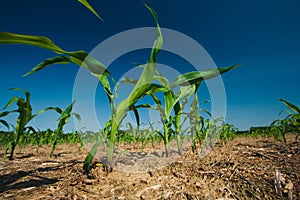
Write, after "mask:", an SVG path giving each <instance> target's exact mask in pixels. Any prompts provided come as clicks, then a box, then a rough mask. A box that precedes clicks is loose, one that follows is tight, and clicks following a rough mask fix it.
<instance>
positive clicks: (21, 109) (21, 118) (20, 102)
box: [3, 88, 45, 160]
mask: <svg viewBox="0 0 300 200" xmlns="http://www.w3.org/2000/svg"><path fill="white" fill-rule="evenodd" d="M11 90H21V91H24V93H25V96H26V98H25V99H24V98H23V97H13V98H11V100H10V101H9V102H8V103H7V104H6V105H5V106H4V108H3V110H4V109H7V108H8V107H9V106H11V105H12V104H13V103H14V102H16V105H17V107H18V109H17V110H12V111H7V114H9V113H18V118H17V121H16V125H15V135H14V138H13V140H11V141H10V142H9V143H8V145H11V150H10V156H9V159H10V160H12V159H13V154H14V150H15V148H16V146H17V145H18V144H19V140H20V138H21V136H22V135H23V134H24V132H25V131H26V129H29V130H32V131H34V128H33V127H27V124H28V123H29V122H30V121H31V120H32V119H33V118H34V117H36V116H37V115H39V114H41V113H43V112H44V111H45V110H40V111H39V112H38V113H36V114H32V108H31V104H30V93H29V92H28V91H27V90H23V89H20V88H12V89H11Z"/></svg>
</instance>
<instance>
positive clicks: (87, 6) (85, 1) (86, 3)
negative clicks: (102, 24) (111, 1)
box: [78, 0, 103, 21]
mask: <svg viewBox="0 0 300 200" xmlns="http://www.w3.org/2000/svg"><path fill="white" fill-rule="evenodd" d="M78 1H79V2H80V3H82V5H84V6H85V7H86V8H87V9H89V10H90V11H91V12H92V13H93V14H94V15H96V16H97V17H98V18H99V19H100V20H101V21H103V19H102V18H101V17H100V16H99V15H98V13H97V12H96V11H95V9H94V8H93V7H92V6H91V5H90V4H89V2H88V1H87V0H78Z"/></svg>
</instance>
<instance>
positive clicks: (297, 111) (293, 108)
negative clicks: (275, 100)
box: [279, 99, 300, 114]
mask: <svg viewBox="0 0 300 200" xmlns="http://www.w3.org/2000/svg"><path fill="white" fill-rule="evenodd" d="M279 101H281V102H282V103H283V104H284V105H285V106H287V107H288V108H289V109H291V110H293V111H294V112H295V113H297V114H300V109H299V108H298V107H297V106H295V105H294V104H292V103H290V102H288V101H286V100H284V99H279Z"/></svg>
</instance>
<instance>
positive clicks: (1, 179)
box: [0, 167, 60, 193]
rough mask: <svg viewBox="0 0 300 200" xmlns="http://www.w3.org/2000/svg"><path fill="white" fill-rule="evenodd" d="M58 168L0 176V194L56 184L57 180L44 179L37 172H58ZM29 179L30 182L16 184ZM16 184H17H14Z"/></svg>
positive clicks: (38, 169)
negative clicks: (26, 178)
mask: <svg viewBox="0 0 300 200" xmlns="http://www.w3.org/2000/svg"><path fill="white" fill-rule="evenodd" d="M59 169H60V168H59V167H45V168H41V167H40V168H37V169H36V170H30V171H27V172H26V171H17V172H16V173H13V174H5V175H2V176H0V193H3V192H5V191H7V190H13V189H24V188H29V187H35V186H42V185H49V184H53V183H56V182H58V181H59V180H58V179H57V178H45V177H43V176H40V175H37V174H36V173H37V172H48V171H56V170H59ZM25 177H29V178H30V180H26V181H21V182H17V181H18V180H20V179H22V178H25ZM15 182H17V183H15Z"/></svg>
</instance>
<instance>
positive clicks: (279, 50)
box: [0, 0, 300, 130]
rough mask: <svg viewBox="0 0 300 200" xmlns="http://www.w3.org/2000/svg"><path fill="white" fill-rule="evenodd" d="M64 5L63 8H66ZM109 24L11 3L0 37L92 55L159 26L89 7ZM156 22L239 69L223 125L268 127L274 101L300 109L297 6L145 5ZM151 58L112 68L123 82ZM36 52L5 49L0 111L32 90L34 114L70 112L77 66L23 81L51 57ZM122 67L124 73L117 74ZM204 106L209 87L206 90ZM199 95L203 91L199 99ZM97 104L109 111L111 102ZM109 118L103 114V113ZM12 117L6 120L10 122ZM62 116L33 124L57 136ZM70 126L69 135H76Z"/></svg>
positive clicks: (125, 59) (129, 7) (134, 11)
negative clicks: (39, 38)
mask: <svg viewBox="0 0 300 200" xmlns="http://www.w3.org/2000/svg"><path fill="white" fill-rule="evenodd" d="M62 2H63V3H62ZM90 3H91V4H92V5H93V6H94V8H95V9H96V10H97V11H98V12H99V13H100V15H101V16H102V17H103V18H104V22H101V21H99V20H98V19H97V18H96V17H95V16H94V15H93V14H91V13H90V12H89V11H88V10H87V9H86V8H84V7H83V6H82V5H81V4H80V3H78V2H77V1H75V0H64V1H61V0H60V1H59V0H51V1H48V0H45V1H36V0H27V1H21V0H11V1H5V2H4V1H2V2H1V6H0V31H5V32H14V33H21V34H32V35H43V36H47V37H49V38H50V39H52V40H53V41H54V42H55V43H57V44H58V45H59V46H61V47H62V48H63V49H65V50H69V51H73V50H85V51H87V52H90V51H91V50H92V49H93V48H94V47H95V46H97V45H98V44H99V43H101V42H102V41H104V40H105V39H107V38H109V37H111V36H113V35H115V34H118V33H120V32H122V31H126V30H129V29H134V28H139V27H149V26H154V25H155V24H154V21H153V19H152V16H151V15H150V13H149V12H148V11H147V9H146V8H145V7H144V5H143V1H140V0H135V1H121V0H119V1H108V0H103V1H100V0H90ZM146 3H147V4H148V5H150V6H151V7H152V8H154V9H155V10H156V12H157V14H158V16H159V23H160V25H161V27H164V28H168V29H173V30H176V31H179V32H181V33H183V34H186V35H188V36H189V37H191V38H193V39H194V40H196V41H197V42H198V43H199V44H200V45H202V46H203V47H204V48H205V50H206V51H207V52H208V54H209V55H210V56H211V58H212V59H213V60H214V62H215V64H216V65H217V66H218V67H225V66H230V65H233V64H242V65H243V66H242V67H239V68H237V69H235V70H233V71H231V72H228V73H227V74H224V75H223V76H222V78H223V81H224V85H225V89H226V95H227V115H226V121H227V122H229V123H233V124H234V125H235V126H236V127H238V128H239V129H241V130H242V129H247V128H249V127H251V126H263V125H269V124H270V123H271V122H272V121H273V120H274V119H277V118H278V117H281V116H278V114H279V113H280V111H282V110H284V109H285V107H284V106H283V105H282V104H281V103H280V102H279V101H278V100H277V99H278V98H283V99H286V100H288V101H290V102H293V103H296V104H297V103H299V99H300V94H299V83H298V82H299V73H300V65H299V64H300V37H299V35H300V21H299V19H300V12H299V9H300V2H299V1H297V0H287V1H279V0H275V1H269V0H265V1H258V0H254V1H251V2H250V1H246V2H245V1H240V0H229V1H202V0H199V1H191V0H188V1H183V0H177V1H174V0H173V1H170V0H164V1H153V0H152V1H150V0H149V1H146ZM147 53H148V51H137V52H135V53H134V52H133V53H131V54H130V53H129V54H128V55H124V56H122V57H121V58H120V59H118V60H116V61H115V62H114V63H113V64H112V66H110V68H111V69H112V71H111V73H112V74H113V75H114V76H116V77H120V76H122V75H123V73H124V72H126V70H127V71H128V70H130V68H131V67H132V64H131V62H145V61H146V60H145V59H146V58H147ZM54 55H55V54H53V53H52V52H49V51H47V50H43V49H39V48H36V47H28V46H20V45H0V73H1V82H0V85H1V87H0V96H1V99H0V106H1V107H3V106H4V105H5V104H6V102H7V101H8V100H9V99H10V98H11V97H13V96H15V95H19V96H21V95H22V93H20V92H17V91H9V90H8V88H11V87H21V88H24V89H27V90H29V91H30V92H31V95H32V105H33V109H34V111H35V112H37V111H38V110H39V109H42V108H45V107H47V106H59V107H62V108H65V107H67V106H68V104H69V103H70V102H71V101H72V90H73V85H74V80H75V77H76V74H77V71H78V67H77V66H75V65H55V66H52V67H49V68H47V69H45V70H42V71H40V72H38V73H36V74H33V75H31V76H29V77H26V78H22V75H23V74H24V73H26V72H27V71H29V70H30V69H31V68H32V67H33V66H35V65H36V64H37V63H39V62H40V61H42V60H43V59H46V58H48V57H51V56H54ZM176 59H178V58H176V57H175V56H174V55H169V54H168V53H162V54H161V55H160V56H159V60H158V62H160V63H162V64H165V65H168V66H171V67H173V68H174V69H176V70H178V71H181V70H182V69H181V67H182V65H183V64H184V65H187V63H186V62H184V60H182V59H181V60H180V59H178V61H177V60H176ZM120 65H122V70H118V68H117V67H116V66H120ZM202 89H203V91H202V93H203V94H204V96H200V99H207V98H209V96H207V92H205V87H203V88H202ZM200 92H201V91H200ZM102 95H103V93H101V92H99V94H98V95H97V96H100V97H99V98H100V99H98V100H97V101H96V102H98V101H99V102H101V104H100V105H98V108H97V109H99V110H100V112H99V113H102V111H101V109H104V107H106V106H107V105H106V104H107V102H106V101H105V100H104V99H105V98H106V97H105V96H102ZM104 110H105V109H104ZM14 118H15V116H11V117H9V118H8V119H9V120H13V119H14ZM56 118H58V115H57V114H55V113H54V112H53V113H48V114H45V115H41V116H39V117H38V118H36V120H35V121H33V122H32V123H33V125H34V126H36V127H39V128H41V129H45V128H48V127H50V128H54V127H55V125H56V121H55V120H56ZM72 126H73V125H72V123H71V124H70V125H69V130H71V129H73V127H72Z"/></svg>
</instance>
